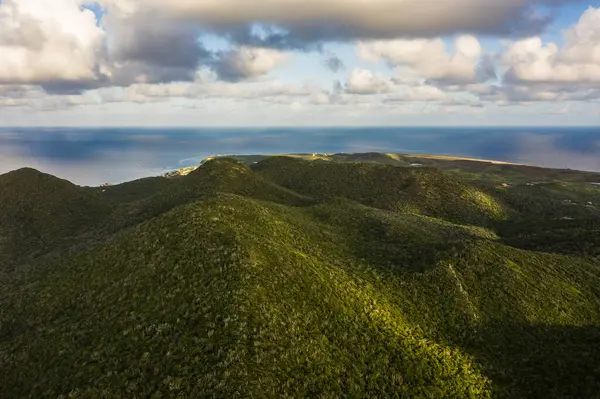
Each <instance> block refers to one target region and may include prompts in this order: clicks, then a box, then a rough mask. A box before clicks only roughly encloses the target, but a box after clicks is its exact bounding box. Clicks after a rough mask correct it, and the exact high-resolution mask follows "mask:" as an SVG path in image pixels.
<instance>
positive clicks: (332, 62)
mask: <svg viewBox="0 0 600 399" xmlns="http://www.w3.org/2000/svg"><path fill="white" fill-rule="evenodd" d="M323 64H324V65H325V66H326V67H327V68H328V69H329V70H331V71H332V72H339V71H341V70H343V69H346V65H344V62H343V61H342V60H341V59H340V58H339V57H338V56H337V55H335V54H331V53H328V54H326V58H325V59H324V60H323Z"/></svg>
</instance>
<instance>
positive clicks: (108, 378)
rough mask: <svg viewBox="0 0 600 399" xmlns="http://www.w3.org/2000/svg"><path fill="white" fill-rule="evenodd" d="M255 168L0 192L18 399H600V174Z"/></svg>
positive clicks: (0, 313)
mask: <svg viewBox="0 0 600 399" xmlns="http://www.w3.org/2000/svg"><path fill="white" fill-rule="evenodd" d="M341 157H342V156H341V155H338V158H341ZM377 157H382V158H383V160H384V162H380V163H378V162H377ZM248 159H251V162H245V163H244V162H243V161H244V159H240V160H241V161H242V162H239V161H236V160H233V159H225V158H217V159H213V160H210V161H208V162H206V163H204V164H203V165H202V166H201V167H200V168H198V169H197V170H195V171H193V172H191V173H189V174H188V175H186V176H181V177H175V178H165V177H156V178H148V179H142V180H138V181H135V182H130V183H125V184H121V185H117V186H111V187H97V188H90V187H86V188H82V187H77V186H75V185H73V184H71V183H69V182H66V181H64V180H60V179H57V178H55V177H52V176H49V175H45V174H42V173H40V172H37V171H34V170H31V169H25V170H19V171H15V172H11V173H9V174H7V175H2V176H0V284H1V286H0V397H1V398H18V397H65V398H66V397H74V398H77V397H82V398H88V397H89V398H96V397H157V398H158V397H223V398H236V397H240V398H242V397H243V398H245V397H260V398H262V397H272V398H282V397H324V398H325V397H327V398H329V397H356V398H360V397H365V398H367V397H369V398H371V397H397V398H417V397H421V398H448V397H455V398H469V397H470V398H482V397H483V398H485V397H498V398H527V397H530V398H597V397H598V392H600V250H599V249H598V248H599V247H600V212H599V211H598V209H597V208H596V205H595V204H596V203H598V204H600V187H595V186H592V185H589V184H587V182H588V180H589V179H590V178H591V177H590V175H589V174H582V176H583V177H582V176H579V177H578V176H577V172H573V171H569V172H568V178H565V179H564V180H561V179H560V177H561V176H563V177H564V176H566V175H562V174H561V172H557V171H550V170H547V171H546V174H544V172H543V171H544V170H543V169H541V170H538V169H537V168H535V170H534V172H532V173H534V175H533V177H532V178H535V179H536V183H537V182H538V181H543V182H544V184H541V183H540V184H535V185H533V186H532V185H527V183H528V181H529V179H527V174H528V173H529V172H530V171H529V169H528V167H519V166H513V165H511V166H510V173H507V174H506V175H504V176H502V174H501V172H494V173H500V174H499V175H498V176H500V177H498V178H490V176H491V175H490V172H489V170H488V171H487V172H486V171H484V170H483V169H482V170H481V171H479V172H477V171H475V170H474V169H473V168H475V167H474V166H469V167H464V168H462V169H461V168H456V165H455V164H453V165H452V166H449V165H446V167H441V168H440V167H438V166H439V165H431V166H427V165H425V166H424V167H418V168H415V167H409V166H396V164H398V163H400V162H404V161H403V160H402V159H401V158H399V157H390V156H389V155H386V154H383V155H381V154H379V155H377V154H362V155H360V154H355V155H352V157H351V159H349V158H348V157H345V158H343V159H327V160H315V161H312V162H308V161H306V160H302V159H298V158H297V157H296V158H291V157H273V158H267V159H263V158H257V157H252V158H248ZM424 159H425V158H424ZM353 161H360V162H353ZM255 162H257V163H255ZM411 162H414V161H413V160H411ZM423 162H427V159H425V160H424V161H423ZM432 162H433V161H432ZM436 162H438V161H436ZM460 162H467V161H460ZM382 163H385V164H389V165H383V164H382ZM469 165H470V164H469ZM477 167H481V168H484V167H483V166H477ZM490 168H492V169H493V168H495V166H490ZM519 168H525V169H519ZM441 169H445V170H444V171H443V170H441ZM467 174H468V176H467ZM502 183H505V184H504V185H502Z"/></svg>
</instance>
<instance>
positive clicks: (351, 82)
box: [346, 68, 394, 94]
mask: <svg viewBox="0 0 600 399" xmlns="http://www.w3.org/2000/svg"><path fill="white" fill-rule="evenodd" d="M393 90H394V83H393V82H392V80H391V79H389V78H386V77H385V76H382V75H378V74H375V73H373V72H372V71H370V70H368V69H360V68H355V69H353V70H352V72H351V73H350V77H349V78H348V81H347V82H346V91H347V92H348V93H350V94H381V93H389V92H391V91H393Z"/></svg>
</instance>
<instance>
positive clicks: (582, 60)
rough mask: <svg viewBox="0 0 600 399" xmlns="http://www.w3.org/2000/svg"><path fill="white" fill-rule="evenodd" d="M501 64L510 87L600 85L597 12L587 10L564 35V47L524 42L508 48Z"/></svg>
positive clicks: (534, 39)
mask: <svg viewBox="0 0 600 399" xmlns="http://www.w3.org/2000/svg"><path fill="white" fill-rule="evenodd" d="M502 64H503V65H504V66H505V67H506V68H507V71H506V75H505V79H506V80H507V81H508V82H509V83H530V84H544V83H556V84H581V83H586V84H589V83H593V84H600V8H597V9H596V8H589V9H588V10H587V11H585V13H584V14H583V15H582V16H581V19H580V20H579V22H578V23H577V24H576V25H574V26H573V27H571V28H570V29H568V30H567V31H565V33H564V45H563V47H559V46H558V45H557V44H555V43H548V44H544V43H543V41H542V39H541V38H540V37H532V38H528V39H524V40H521V41H517V42H514V43H512V44H510V45H509V46H508V48H507V49H506V50H505V51H504V53H503V54H502Z"/></svg>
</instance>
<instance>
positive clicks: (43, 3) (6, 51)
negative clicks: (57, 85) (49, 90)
mask: <svg viewBox="0 0 600 399" xmlns="http://www.w3.org/2000/svg"><path fill="white" fill-rule="evenodd" d="M83 3H84V1H83V0H52V1H48V0H4V1H3V2H1V3H0V54H1V59H2V61H1V62H0V82H5V83H11V84H16V83H48V82H52V81H89V80H95V79H97V77H98V70H97V68H98V58H97V57H98V53H99V51H100V50H101V46H102V41H103V39H104V31H103V30H102V29H100V28H99V27H97V26H96V17H95V15H94V13H92V12H91V11H89V10H86V9H82V8H81V6H82V5H83Z"/></svg>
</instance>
